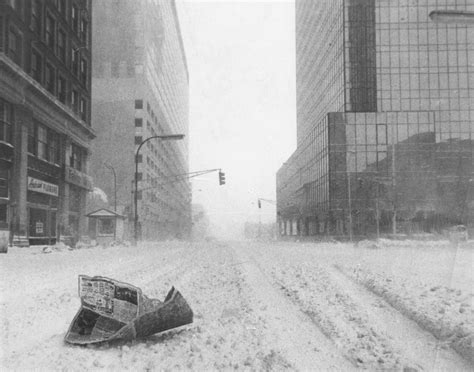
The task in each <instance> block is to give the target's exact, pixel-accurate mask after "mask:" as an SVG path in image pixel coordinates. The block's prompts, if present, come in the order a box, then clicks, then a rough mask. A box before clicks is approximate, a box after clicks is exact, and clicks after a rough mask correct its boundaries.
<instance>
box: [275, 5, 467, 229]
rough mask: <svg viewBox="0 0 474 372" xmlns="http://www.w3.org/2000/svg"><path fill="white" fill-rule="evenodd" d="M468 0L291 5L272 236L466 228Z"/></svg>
mask: <svg viewBox="0 0 474 372" xmlns="http://www.w3.org/2000/svg"><path fill="white" fill-rule="evenodd" d="M473 12H474V0H443V1H439V0H419V1H409V0H396V1H393V0H321V1H311V0H296V66H297V72H296V79H297V149H296V151H295V152H294V153H293V155H292V156H291V157H290V159H288V161H287V162H286V163H285V164H284V165H283V166H282V167H281V168H280V170H279V171H278V174H277V200H278V205H277V214H278V220H279V223H280V233H281V234H282V235H317V234H331V235H346V236H348V235H352V234H354V235H370V234H375V233H376V232H377V230H379V231H380V232H385V233H388V232H392V233H393V232H397V233H398V232H415V231H433V230H438V231H439V230H441V229H443V228H444V227H446V226H449V225H453V224H461V223H463V224H470V225H471V226H472V224H473V222H474V202H473V200H474V195H473V190H472V188H473V184H472V179H473V178H474V177H473V148H474V146H473V143H474V142H473V140H474V138H473V137H474V111H473V106H472V102H473V99H474V65H473V64H472V61H473V60H474V29H473V26H474V24H473Z"/></svg>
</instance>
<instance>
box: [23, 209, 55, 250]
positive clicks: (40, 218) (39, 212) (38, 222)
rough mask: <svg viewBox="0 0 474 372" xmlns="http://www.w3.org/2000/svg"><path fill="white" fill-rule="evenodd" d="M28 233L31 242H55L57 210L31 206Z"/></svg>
mask: <svg viewBox="0 0 474 372" xmlns="http://www.w3.org/2000/svg"><path fill="white" fill-rule="evenodd" d="M28 234H29V238H30V240H33V241H30V244H34V243H35V242H37V243H39V244H46V243H54V241H55V239H56V211H52V210H48V209H41V208H29V224H28Z"/></svg>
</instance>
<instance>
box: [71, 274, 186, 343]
mask: <svg viewBox="0 0 474 372" xmlns="http://www.w3.org/2000/svg"><path fill="white" fill-rule="evenodd" d="M79 297H80V299H81V308H80V309H79V311H78V312H77V314H76V316H75V317H74V320H73V321H72V323H71V325H70V327H69V330H68V331H67V333H66V336H65V341H66V342H68V343H70V344H79V345H85V344H93V343H101V342H106V341H112V340H132V339H135V338H140V337H146V336H150V335H152V334H155V333H158V332H163V331H166V330H169V329H172V328H176V327H179V326H182V325H185V324H189V323H192V321H193V312H192V310H191V308H190V307H189V305H188V303H187V302H186V300H185V299H184V298H183V296H182V295H181V293H179V292H178V291H177V290H176V289H175V288H174V287H173V288H171V290H170V291H169V292H168V295H167V296H166V298H165V300H164V301H163V302H161V301H159V300H157V299H151V298H148V297H147V296H145V295H144V294H143V293H142V291H141V289H140V288H138V287H135V286H133V285H131V284H128V283H123V282H119V281H117V280H114V279H110V278H106V277H102V276H94V277H90V276H86V275H80V276H79Z"/></svg>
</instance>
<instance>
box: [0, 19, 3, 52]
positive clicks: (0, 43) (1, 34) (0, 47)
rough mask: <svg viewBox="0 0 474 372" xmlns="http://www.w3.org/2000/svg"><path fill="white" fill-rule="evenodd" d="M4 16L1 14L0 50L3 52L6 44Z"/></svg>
mask: <svg viewBox="0 0 474 372" xmlns="http://www.w3.org/2000/svg"><path fill="white" fill-rule="evenodd" d="M3 35H4V34H3V17H1V16H0V52H3V45H4V40H3Z"/></svg>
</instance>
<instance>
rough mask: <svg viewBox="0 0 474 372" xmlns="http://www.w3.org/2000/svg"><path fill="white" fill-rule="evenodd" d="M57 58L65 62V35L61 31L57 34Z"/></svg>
mask: <svg viewBox="0 0 474 372" xmlns="http://www.w3.org/2000/svg"><path fill="white" fill-rule="evenodd" d="M58 57H59V59H60V60H61V61H63V62H66V33H65V32H64V31H63V30H59V32H58Z"/></svg>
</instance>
